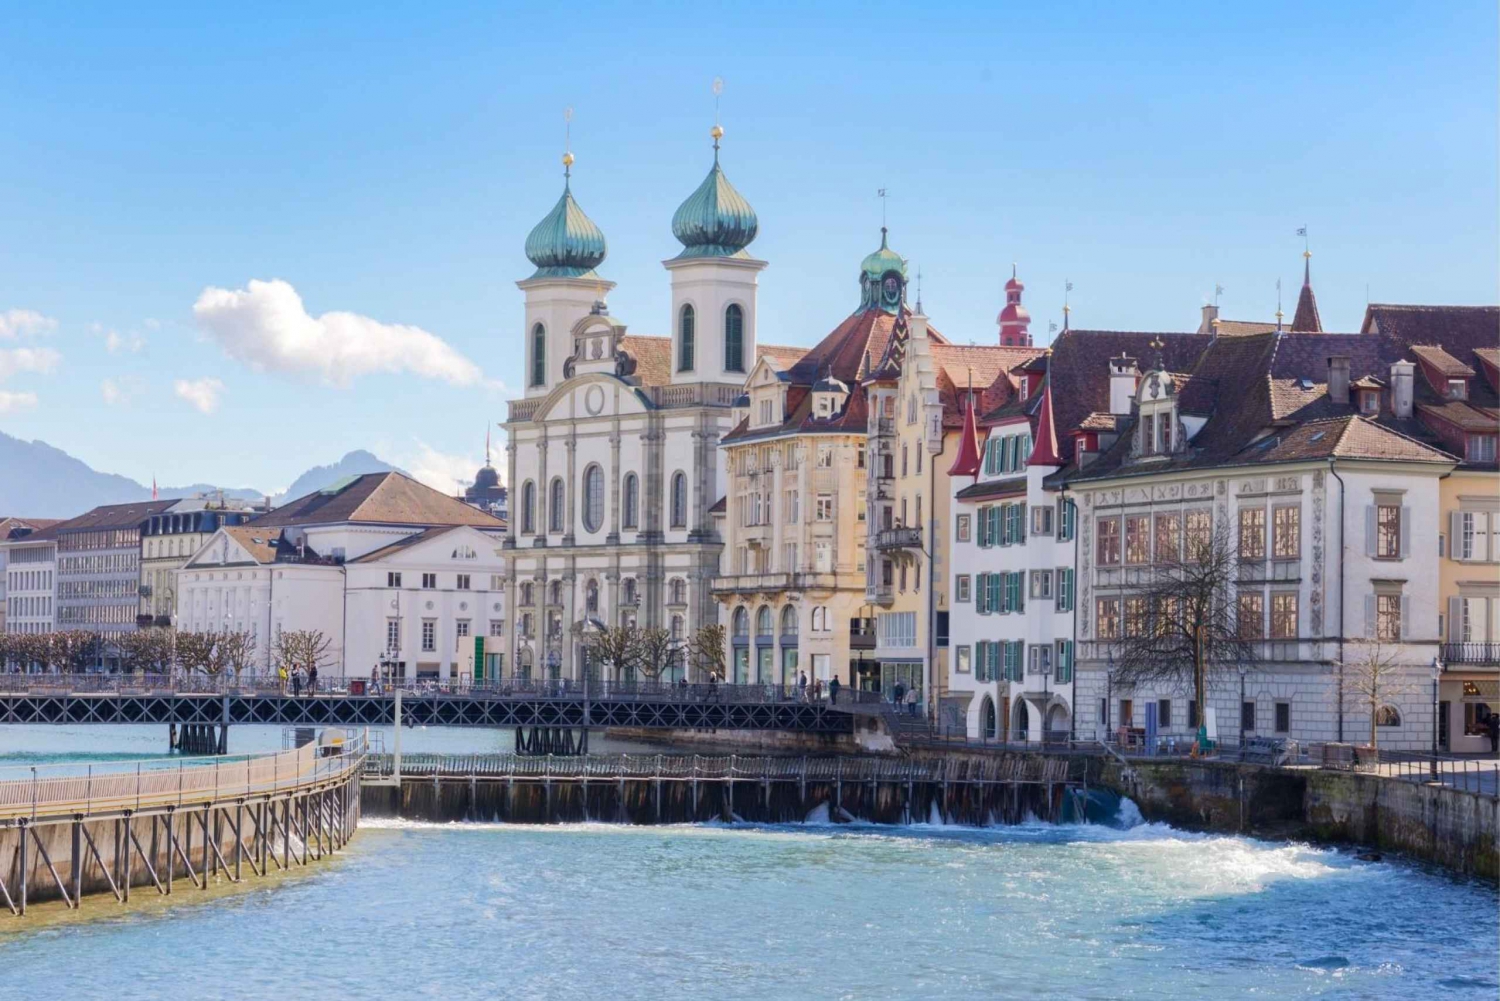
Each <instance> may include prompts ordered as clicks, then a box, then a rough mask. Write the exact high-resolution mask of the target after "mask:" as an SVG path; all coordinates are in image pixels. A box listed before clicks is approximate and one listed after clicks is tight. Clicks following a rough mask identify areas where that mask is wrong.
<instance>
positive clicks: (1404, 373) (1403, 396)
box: [1391, 361, 1417, 417]
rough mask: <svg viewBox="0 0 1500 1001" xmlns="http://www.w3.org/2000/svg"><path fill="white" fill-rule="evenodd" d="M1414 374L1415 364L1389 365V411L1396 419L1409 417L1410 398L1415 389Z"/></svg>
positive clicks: (1395, 363)
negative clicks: (1392, 412)
mask: <svg viewBox="0 0 1500 1001" xmlns="http://www.w3.org/2000/svg"><path fill="white" fill-rule="evenodd" d="M1416 372H1417V366H1416V363H1415V362H1409V361H1398V362H1392V363H1391V410H1392V411H1394V412H1395V414H1396V416H1397V417H1410V416H1411V398H1412V391H1413V390H1414V388H1415V381H1416Z"/></svg>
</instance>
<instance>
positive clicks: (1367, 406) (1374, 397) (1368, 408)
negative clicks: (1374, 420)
mask: <svg viewBox="0 0 1500 1001" xmlns="http://www.w3.org/2000/svg"><path fill="white" fill-rule="evenodd" d="M1359 412H1360V413H1362V414H1367V415H1370V416H1374V415H1375V414H1378V413H1380V394H1379V393H1377V392H1373V391H1371V390H1363V391H1361V392H1360V394H1359Z"/></svg>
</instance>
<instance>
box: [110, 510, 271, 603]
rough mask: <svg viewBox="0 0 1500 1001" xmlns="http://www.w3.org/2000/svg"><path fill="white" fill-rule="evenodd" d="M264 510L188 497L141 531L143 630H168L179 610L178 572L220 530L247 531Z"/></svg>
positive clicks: (154, 518)
mask: <svg viewBox="0 0 1500 1001" xmlns="http://www.w3.org/2000/svg"><path fill="white" fill-rule="evenodd" d="M264 513H265V509H264V508H261V509H260V510H258V511H257V510H254V509H253V508H252V507H251V505H250V504H249V503H248V502H246V501H238V500H232V499H226V498H225V497H224V495H223V494H214V495H212V496H199V497H187V498H184V499H182V500H180V501H178V502H177V503H176V504H174V505H172V506H171V507H169V508H167V509H166V510H165V511H163V512H162V513H160V514H156V515H152V516H151V517H150V518H148V519H147V520H146V523H145V524H144V525H142V526H141V607H140V611H139V612H138V613H137V619H136V621H137V622H138V623H139V624H140V625H142V626H170V625H175V624H176V623H175V622H174V621H173V620H174V616H175V613H176V610H177V592H176V572H177V571H178V570H180V569H182V567H183V566H185V565H186V564H187V561H188V560H189V559H190V558H191V557H192V555H193V554H194V553H196V552H197V551H198V550H199V549H200V548H202V546H203V544H204V543H205V542H207V541H208V540H209V539H210V538H212V537H213V535H214V533H215V532H217V531H218V530H219V529H221V528H225V527H227V526H231V525H243V524H244V523H245V522H247V521H249V520H250V519H251V518H253V517H255V516H256V515H257V514H264Z"/></svg>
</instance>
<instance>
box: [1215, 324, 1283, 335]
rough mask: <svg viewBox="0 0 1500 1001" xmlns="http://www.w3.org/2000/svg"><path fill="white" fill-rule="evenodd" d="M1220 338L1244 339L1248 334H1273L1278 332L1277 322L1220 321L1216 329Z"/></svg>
mask: <svg viewBox="0 0 1500 1001" xmlns="http://www.w3.org/2000/svg"><path fill="white" fill-rule="evenodd" d="M1214 331H1215V333H1217V334H1218V335H1219V336H1220V337H1243V336H1245V335H1246V334H1271V333H1275V332H1276V321H1275V320H1271V321H1268V322H1261V321H1260V320H1220V321H1219V323H1218V326H1216V327H1214Z"/></svg>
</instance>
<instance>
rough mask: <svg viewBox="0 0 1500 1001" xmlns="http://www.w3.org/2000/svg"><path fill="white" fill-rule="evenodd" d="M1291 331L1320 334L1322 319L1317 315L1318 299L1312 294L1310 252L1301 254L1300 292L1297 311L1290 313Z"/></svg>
mask: <svg viewBox="0 0 1500 1001" xmlns="http://www.w3.org/2000/svg"><path fill="white" fill-rule="evenodd" d="M1292 332H1293V333H1299V334H1321V333H1322V332H1323V321H1322V319H1321V318H1320V317H1319V316H1318V299H1317V296H1315V295H1313V287H1312V254H1311V253H1308V252H1304V253H1303V255H1302V292H1301V293H1300V294H1299V295H1298V296H1297V312H1296V313H1294V314H1293V315H1292Z"/></svg>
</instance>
